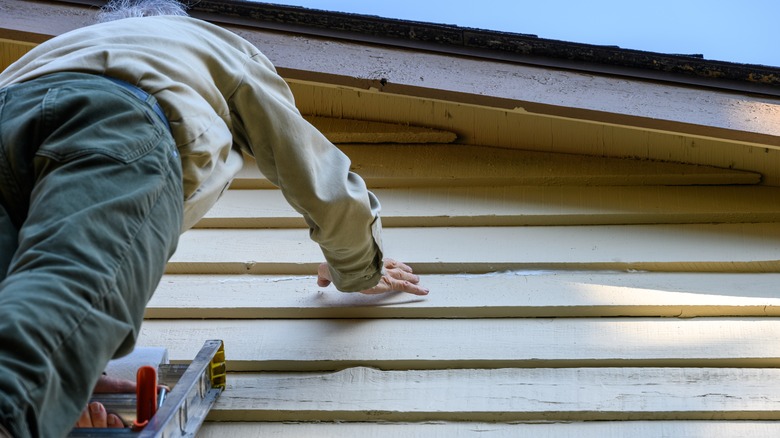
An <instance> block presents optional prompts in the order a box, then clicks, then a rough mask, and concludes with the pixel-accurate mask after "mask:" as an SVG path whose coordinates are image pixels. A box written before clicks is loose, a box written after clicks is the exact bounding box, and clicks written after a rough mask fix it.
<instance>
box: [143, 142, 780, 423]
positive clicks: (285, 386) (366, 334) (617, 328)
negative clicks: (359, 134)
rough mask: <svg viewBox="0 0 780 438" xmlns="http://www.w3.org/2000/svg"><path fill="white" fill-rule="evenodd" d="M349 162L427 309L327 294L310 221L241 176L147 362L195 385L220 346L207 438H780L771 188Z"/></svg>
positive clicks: (170, 276) (694, 176) (560, 164)
mask: <svg viewBox="0 0 780 438" xmlns="http://www.w3.org/2000/svg"><path fill="white" fill-rule="evenodd" d="M361 141H363V140H361ZM341 147H342V149H344V150H345V151H346V152H347V153H348V154H349V155H350V157H351V158H353V167H354V168H355V169H356V170H357V171H358V172H361V171H364V172H365V173H366V175H365V176H366V179H367V180H368V181H370V182H371V184H372V186H378V188H376V189H375V192H376V193H377V194H378V196H379V197H380V199H381V200H382V202H383V221H384V224H385V227H386V233H385V247H386V250H387V251H386V252H387V255H388V256H393V257H397V258H398V259H402V260H407V261H409V262H410V263H412V264H413V266H414V267H415V269H416V270H417V272H418V273H420V274H421V275H422V277H423V282H424V283H425V284H426V285H427V286H428V287H430V289H431V295H429V296H428V297H413V296H409V295H403V294H388V295H385V296H364V295H359V294H343V293H339V292H337V291H335V290H333V289H332V288H329V289H324V290H323V289H320V288H318V287H317V286H316V284H315V277H314V275H313V274H314V272H315V269H316V265H317V264H318V263H319V261H320V259H321V255H320V254H319V252H318V249H317V247H316V245H314V244H313V243H311V242H310V241H309V240H308V234H307V231H306V229H305V228H304V224H303V221H302V220H301V219H300V218H299V217H297V215H296V214H295V212H294V211H293V210H292V209H291V208H290V207H289V206H287V205H286V203H285V202H284V200H283V198H282V196H281V194H280V193H279V192H278V191H277V190H274V189H263V187H267V186H268V183H267V182H266V181H264V180H263V178H262V176H261V175H260V174H259V173H257V172H256V171H254V170H253V169H252V168H251V167H248V168H246V169H245V171H244V172H243V173H242V176H241V179H240V180H239V181H238V182H237V184H236V186H237V187H244V188H245V189H233V190H230V191H229V192H228V193H227V194H226V196H225V197H224V198H223V199H222V200H221V201H220V202H219V204H218V205H217V206H216V207H215V208H214V209H213V210H212V211H211V212H210V213H209V215H208V216H207V217H206V218H204V220H203V221H202V222H201V223H200V224H199V226H198V227H197V228H196V229H193V230H191V231H189V232H187V233H185V235H183V236H182V240H181V244H180V247H179V250H178V251H177V253H176V254H175V255H174V257H173V258H172V260H171V262H170V264H169V266H168V273H167V275H166V276H165V277H164V278H163V281H162V282H161V284H160V286H159V288H158V290H157V293H156V294H155V296H154V298H153V299H152V301H151V303H150V305H149V308H148V310H147V320H146V321H145V323H144V326H143V329H142V333H141V338H140V340H139V342H140V343H141V344H142V345H164V346H166V347H167V348H168V349H169V352H170V355H171V359H172V360H174V361H183V362H186V361H187V360H188V359H189V358H190V357H192V356H193V355H194V353H195V352H196V351H197V349H198V348H199V347H200V345H201V344H202V342H203V341H204V340H205V339H212V338H217V339H223V340H224V341H225V345H226V351H227V359H228V367H229V370H230V375H229V380H228V389H227V390H226V392H224V393H223V395H222V396H221V398H220V400H219V401H218V403H217V405H216V407H215V408H214V410H213V412H212V413H211V415H210V416H209V421H208V422H207V424H206V425H205V426H204V428H203V429H202V431H201V433H200V434H199V436H203V437H222V436H228V435H230V436H234V437H260V436H285V437H289V436H293V437H306V436H317V437H322V436H339V437H385V436H391V435H392V436H404V437H406V436H410V437H414V436H417V437H430V436H434V437H436V436H441V437H451V436H502V437H504V436H505V437H510V436H539V437H559V436H572V435H576V436H583V437H596V436H599V437H601V436H615V437H618V436H628V435H637V436H696V437H711V436H751V437H752V436H767V437H769V436H777V434H778V433H780V423H776V422H774V421H773V420H777V419H778V417H780V409H779V408H780V397H778V396H777V394H778V393H780V379H779V378H780V374H778V371H777V370H776V369H775V368H776V367H777V366H778V365H780V346H778V344H777V342H776V340H777V339H778V338H780V319H777V316H778V315H780V295H778V293H777V291H776V289H777V285H778V284H780V274H777V272H778V266H780V265H779V263H780V262H779V260H780V240H778V239H779V238H778V236H780V221H778V215H780V205H778V203H777V202H776V200H777V199H779V197H780V188H776V187H766V186H760V185H755V184H753V183H754V182H756V180H757V179H756V178H755V174H750V173H745V172H736V171H729V170H726V171H723V170H722V169H711V168H706V167H701V166H680V165H672V164H659V163H653V162H646V161H637V162H630V161H629V160H616V161H612V160H603V161H602V162H601V163H599V161H598V160H592V159H589V158H581V162H582V163H583V166H582V168H581V170H582V172H580V171H578V170H580V169H578V168H577V166H576V162H577V157H572V156H568V155H560V154H542V155H537V154H536V153H534V154H533V155H534V156H536V157H538V158H537V159H536V160H535V161H534V160H529V159H528V157H529V155H528V153H526V152H523V151H495V150H491V149H486V148H469V147H460V146H458V147H452V150H453V151H454V153H452V154H444V153H442V154H432V153H431V152H430V151H431V148H439V147H440V146H435V145H428V144H418V145H413V144H404V145H369V144H365V145H341ZM398 148H402V149H403V152H404V153H406V154H408V155H409V156H413V157H415V162H414V163H415V166H411V165H409V166H406V167H403V166H400V161H399V160H398V159H395V160H392V159H391V156H392V155H393V153H395V152H397V151H398ZM388 151H392V152H388ZM463 151H466V152H463ZM480 151H483V152H484V155H480ZM429 157H430V158H429ZM433 157H435V159H434V158H433ZM558 159H560V160H558ZM388 160H390V161H388ZM475 160H476V163H475ZM383 162H390V163H392V165H389V166H386V167H383V166H380V164H381V163H383ZM420 167H422V168H424V169H425V175H424V176H422V177H420V178H410V180H411V181H412V182H411V183H410V184H408V185H410V186H412V187H404V184H403V180H404V178H405V177H406V176H410V175H421V174H420V173H419V171H420ZM588 169H594V170H592V173H591V172H590V171H589V170H588ZM520 172H525V173H526V177H527V175H528V174H535V175H541V176H543V177H545V178H547V179H546V180H538V181H537V183H538V184H537V185H522V184H520V185H518V181H522V180H518V179H516V178H520V177H521V176H520V175H517V176H513V174H514V173H520ZM545 172H547V173H546V174H545ZM556 172H557V173H559V174H560V175H561V176H566V177H567V178H568V179H567V180H566V181H567V183H566V184H561V183H560V182H561V180H558V181H554V180H552V178H551V177H552V176H554V174H555V173H556ZM491 174H492V175H495V176H496V178H495V179H491V177H490V175H491ZM591 174H592V175H596V174H598V175H609V177H601V178H598V179H596V180H594V179H592V178H591V177H590V175H591ZM389 175H390V176H392V178H390V177H388V176H389ZM545 175H546V176H545ZM628 176H630V178H628ZM459 179H463V180H469V183H468V184H466V183H464V184H455V185H450V184H448V181H452V180H459ZM539 181H543V182H539ZM594 181H596V182H595V183H594ZM625 181H631V183H630V184H626V183H625ZM562 268H565V269H562ZM539 423H543V424H539Z"/></svg>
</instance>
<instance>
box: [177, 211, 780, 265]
mask: <svg viewBox="0 0 780 438" xmlns="http://www.w3.org/2000/svg"><path fill="white" fill-rule="evenodd" d="M383 241H384V249H385V255H386V256H389V257H393V258H396V259H398V260H402V261H404V262H407V263H409V264H410V265H412V266H414V267H415V269H416V270H417V271H418V272H420V273H460V272H472V273H476V272H493V271H501V270H513V269H569V270H628V269H635V270H648V271H705V272H777V271H778V270H780V223H756V224H686V225H626V226H578V227H565V226H551V227H465V228H386V229H385V233H384V237H383ZM465 248H467V249H468V250H464V249H465ZM321 261H322V254H321V253H320V250H319V248H318V247H317V245H315V244H314V243H313V242H311V241H309V239H308V233H307V231H306V230H301V229H272V230H266V229H260V230H254V229H253V230H234V229H229V230H207V229H199V230H190V231H188V232H187V233H185V234H184V235H182V238H181V240H180V242H179V248H178V250H177V251H176V253H175V254H174V255H173V257H172V259H171V261H170V262H169V263H168V266H167V273H169V274H293V275H300V274H303V275H311V274H314V273H315V272H316V267H317V265H318V264H319V263H320V262H321Z"/></svg>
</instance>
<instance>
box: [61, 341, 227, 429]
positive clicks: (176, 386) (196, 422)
mask: <svg viewBox="0 0 780 438" xmlns="http://www.w3.org/2000/svg"><path fill="white" fill-rule="evenodd" d="M226 374H227V372H226V366H225V349H224V345H223V343H222V341H220V340H209V341H206V342H205V343H204V345H203V347H202V348H201V349H200V351H199V352H198V354H197V355H196V356H195V359H193V361H192V362H191V363H190V364H189V365H171V364H161V365H160V366H159V367H158V370H157V378H156V379H153V380H151V382H152V383H151V386H152V387H153V388H154V389H156V387H157V384H158V383H159V384H160V385H165V386H167V387H169V388H171V391H170V392H167V391H164V390H163V391H160V392H159V394H155V395H156V397H155V399H156V400H153V401H151V403H154V404H156V412H152V413H151V414H148V415H150V418H144V419H142V420H141V421H138V420H140V419H139V418H137V416H138V412H140V411H142V410H143V411H146V409H141V405H142V404H144V400H141V401H140V402H139V396H137V395H136V394H95V395H94V397H93V398H92V400H90V401H99V402H101V403H103V405H104V406H105V407H106V410H107V411H109V412H112V413H116V414H118V415H119V416H120V417H121V418H122V419H123V420H124V421H130V422H133V423H135V424H139V423H140V425H142V428H141V427H133V428H129V427H128V428H124V429H104V428H77V429H73V430H72V431H71V432H70V434H68V437H69V438H88V437H96V438H97V437H114V436H132V437H134V438H135V437H137V438H152V437H158V438H175V437H194V436H195V434H196V433H197V431H198V430H199V429H200V426H201V425H202V424H203V421H204V420H205V419H206V415H208V413H209V411H210V410H211V407H212V406H214V403H215V402H216V401H217V397H219V395H220V394H221V393H222V391H223V390H224V389H225V383H226ZM139 384H140V382H139ZM154 392H155V393H156V391H154ZM138 394H140V397H141V398H145V397H146V396H147V394H146V392H145V391H144V390H142V388H141V386H139V391H138ZM153 411H154V409H153ZM144 415H147V414H144ZM146 420H148V421H146Z"/></svg>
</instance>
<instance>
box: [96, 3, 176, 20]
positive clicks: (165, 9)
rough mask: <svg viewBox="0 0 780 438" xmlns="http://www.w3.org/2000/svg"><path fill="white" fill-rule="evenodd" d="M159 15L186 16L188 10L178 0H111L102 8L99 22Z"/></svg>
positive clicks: (98, 16)
mask: <svg viewBox="0 0 780 438" xmlns="http://www.w3.org/2000/svg"><path fill="white" fill-rule="evenodd" d="M157 15H180V16H186V15H187V10H186V8H185V7H184V5H182V4H181V3H179V2H178V1H177V0H111V1H109V2H108V3H107V4H106V5H105V6H103V7H102V8H100V12H99V13H98V15H97V22H98V23H105V22H107V21H114V20H120V19H122V18H130V17H153V16H157Z"/></svg>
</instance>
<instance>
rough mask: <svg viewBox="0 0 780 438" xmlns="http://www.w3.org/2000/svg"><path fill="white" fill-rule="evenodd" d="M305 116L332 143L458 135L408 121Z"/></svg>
mask: <svg viewBox="0 0 780 438" xmlns="http://www.w3.org/2000/svg"><path fill="white" fill-rule="evenodd" d="M305 117H306V120H308V121H309V123H311V124H312V125H314V127H316V128H317V130H319V131H320V132H322V133H323V134H324V135H325V137H327V139H328V140H330V141H331V142H333V143H405V144H416V143H452V142H453V141H455V140H456V139H457V135H456V134H455V133H454V132H450V131H443V130H441V129H432V128H425V127H422V126H411V125H409V124H400V123H381V122H371V121H368V120H356V119H339V118H335V117H317V116H305Z"/></svg>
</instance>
